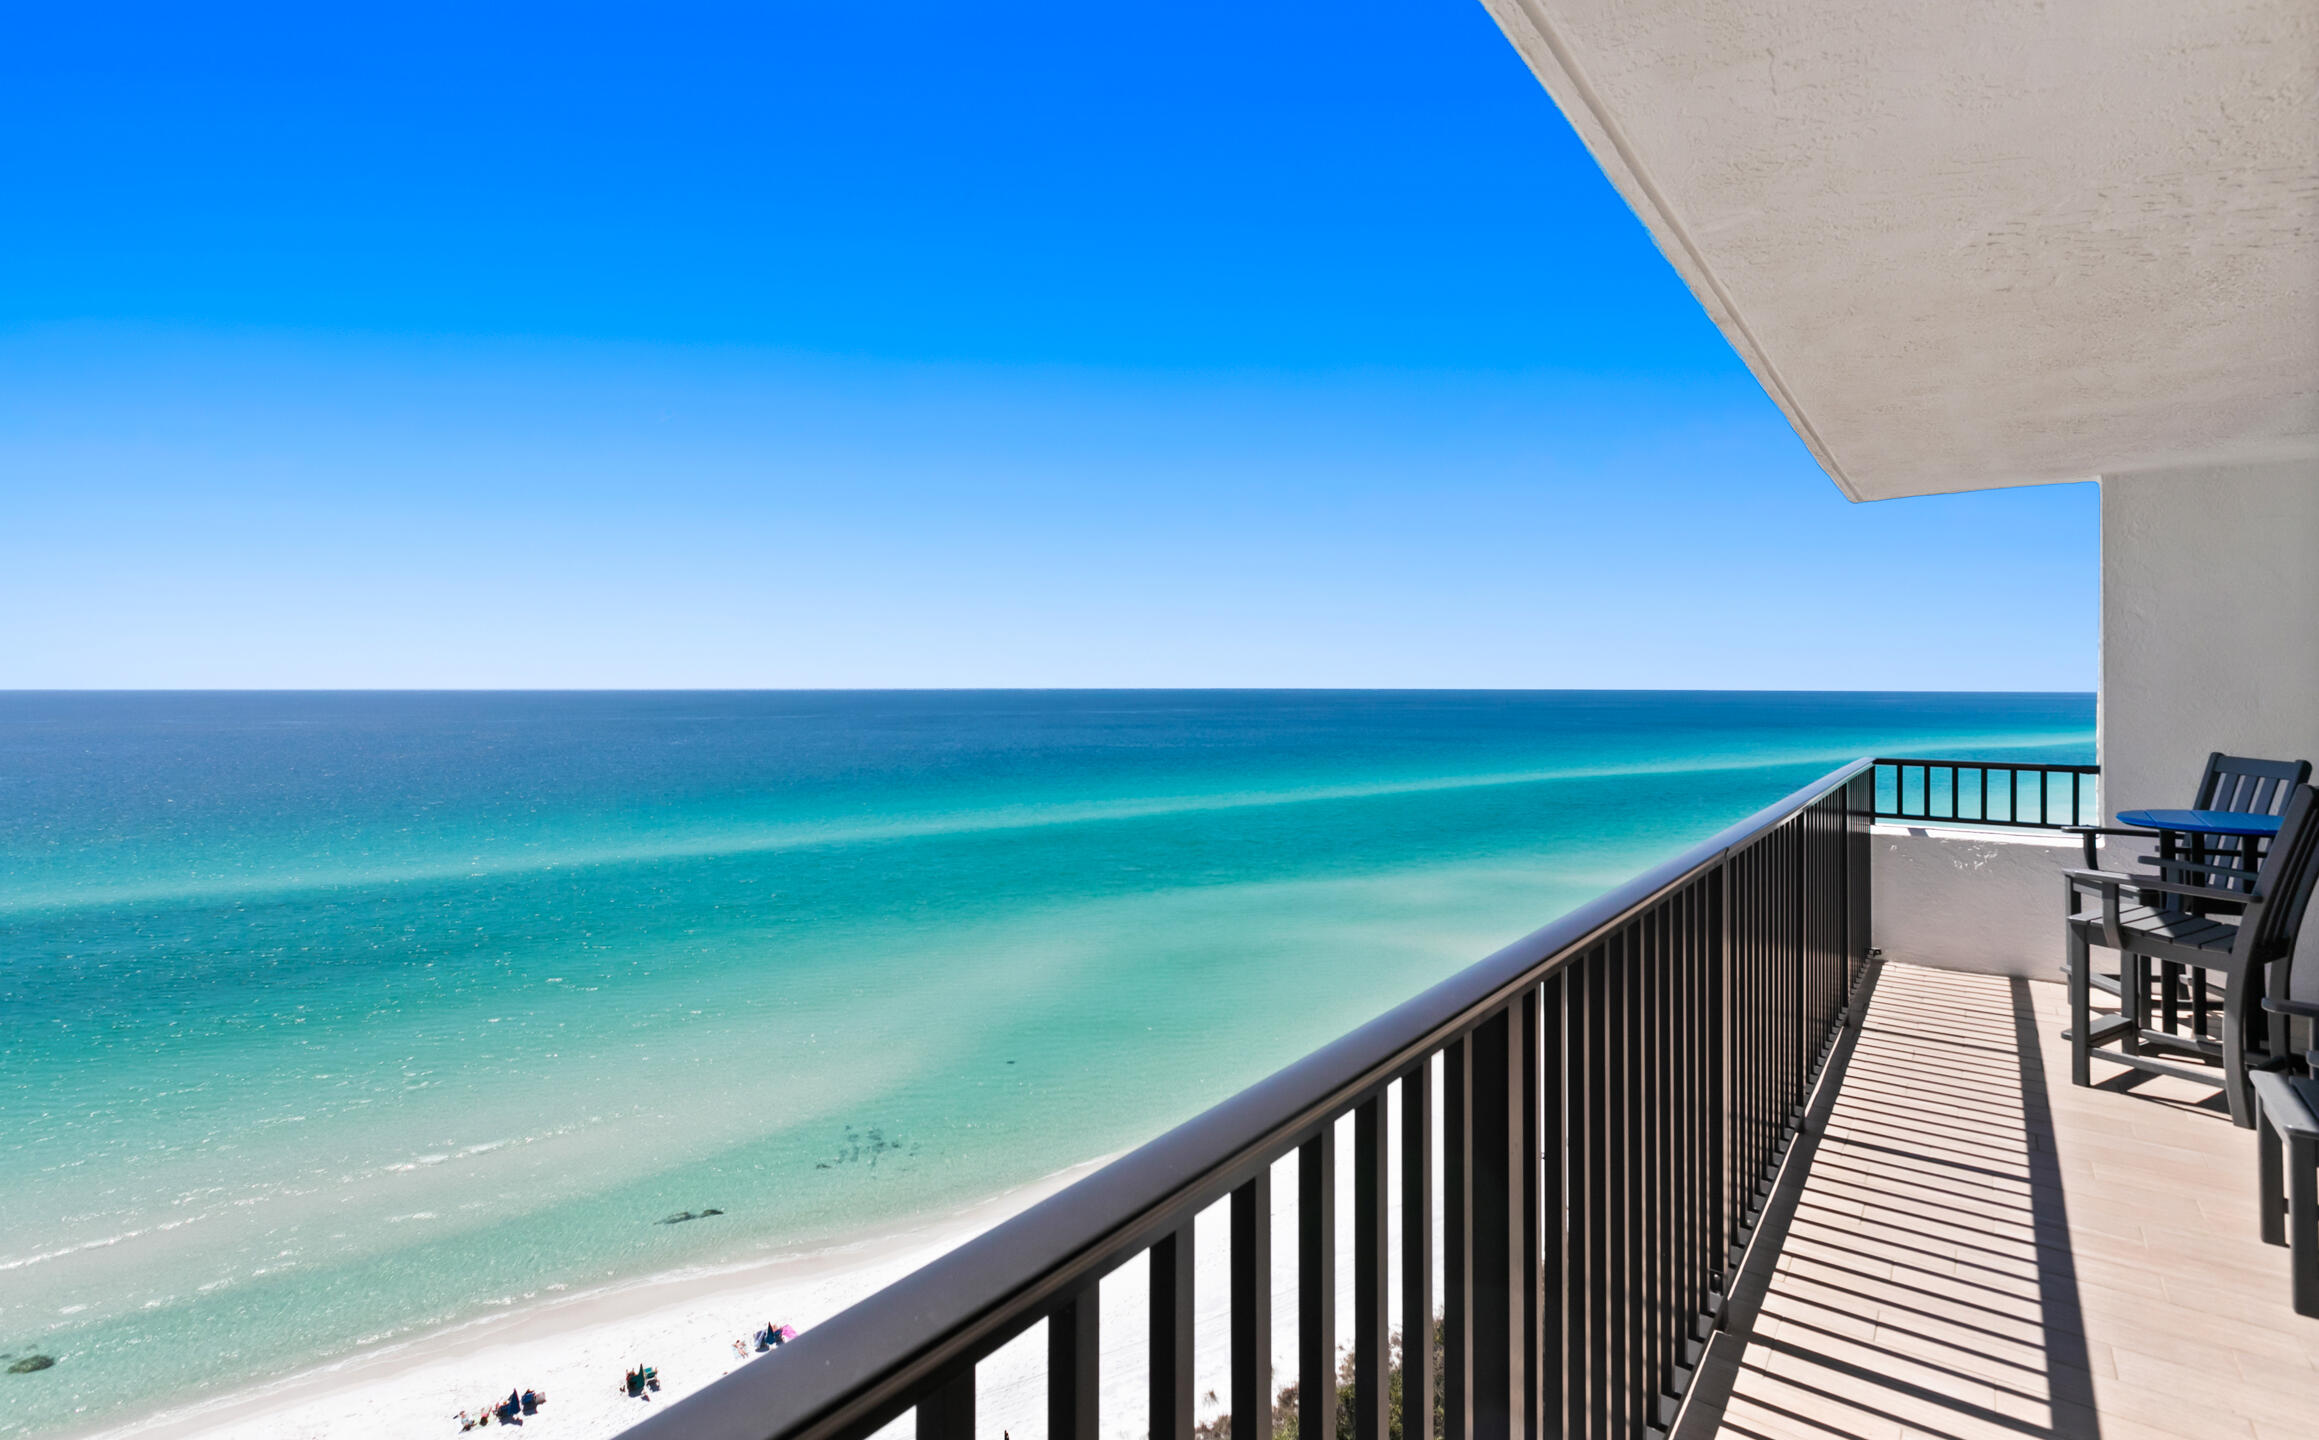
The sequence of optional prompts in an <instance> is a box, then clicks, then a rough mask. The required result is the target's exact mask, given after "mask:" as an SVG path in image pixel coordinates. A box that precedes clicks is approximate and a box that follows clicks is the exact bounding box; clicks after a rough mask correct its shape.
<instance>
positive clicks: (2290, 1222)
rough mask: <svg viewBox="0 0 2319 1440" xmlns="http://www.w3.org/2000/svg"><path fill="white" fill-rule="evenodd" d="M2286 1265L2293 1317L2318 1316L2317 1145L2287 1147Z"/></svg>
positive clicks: (2305, 1143)
mask: <svg viewBox="0 0 2319 1440" xmlns="http://www.w3.org/2000/svg"><path fill="white" fill-rule="evenodd" d="M2287 1229H2288V1232H2289V1236H2290V1239H2289V1241H2288V1247H2289V1248H2288V1262H2287V1263H2288V1264H2289V1265H2290V1266H2291V1267H2292V1268H2293V1270H2294V1272H2295V1313H2296V1314H2298V1315H2311V1316H2319V1144H2315V1143H2314V1142H2312V1141H2309V1140H2291V1141H2289V1142H2288V1143H2287Z"/></svg>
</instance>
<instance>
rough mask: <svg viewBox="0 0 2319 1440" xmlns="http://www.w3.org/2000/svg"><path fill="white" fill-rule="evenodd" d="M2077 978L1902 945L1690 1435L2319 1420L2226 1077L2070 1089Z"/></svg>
mask: <svg viewBox="0 0 2319 1440" xmlns="http://www.w3.org/2000/svg"><path fill="white" fill-rule="evenodd" d="M2066 1024H2067V1005H2066V999H2065V996H2064V994H2063V991H2062V988H2061V987H2060V986H2059V985H2057V984H2049V983H2043V982H2030V981H2022V980H2009V979H2006V978H2003V977H1997V976H1980V975H1965V974H1958V973H1953V972H1947V971H1938V970H1926V969H1920V968H1916V967H1912V966H1903V965H1891V966H1887V967H1885V968H1884V969H1883V971H1882V973H1881V974H1880V975H1879V976H1878V978H1877V980H1876V983H1875V986H1874V990H1873V994H1872V998H1871V1000H1870V1003H1869V1006H1868V1009H1867V1013H1866V1015H1865V1016H1864V1018H1863V1019H1862V1022H1861V1027H1860V1032H1859V1035H1858V1038H1857V1041H1856V1042H1855V1044H1854V1046H1853V1048H1852V1053H1851V1054H1850V1056H1849V1059H1848V1061H1847V1062H1846V1064H1845V1066H1844V1069H1843V1071H1842V1074H1841V1075H1840V1077H1839V1081H1838V1085H1837V1088H1836V1091H1835V1095H1834V1099H1833V1103H1832V1105H1830V1106H1827V1107H1826V1108H1825V1119H1824V1123H1822V1124H1820V1125H1818V1126H1817V1127H1816V1133H1815V1135H1814V1136H1813V1137H1812V1138H1811V1140H1810V1142H1809V1150H1808V1154H1806V1155H1805V1157H1804V1164H1805V1169H1804V1171H1803V1175H1802V1180H1801V1184H1800V1185H1795V1186H1791V1187H1790V1190H1789V1193H1788V1195H1787V1196H1786V1198H1785V1201H1784V1203H1780V1204H1775V1206H1774V1210H1773V1213H1772V1214H1771V1215H1769V1216H1767V1217H1766V1221H1765V1231H1766V1236H1765V1238H1766V1241H1767V1242H1771V1241H1776V1242H1778V1244H1779V1247H1780V1248H1779V1250H1778V1252H1777V1254H1776V1255H1765V1256H1762V1257H1761V1258H1760V1259H1758V1260H1756V1261H1753V1262H1751V1271H1752V1272H1753V1275H1752V1277H1751V1278H1750V1279H1747V1280H1743V1282H1742V1284H1741V1286H1740V1292H1739V1295H1738V1297H1737V1300H1736V1302H1735V1305H1734V1310H1733V1320H1732V1326H1731V1330H1730V1333H1729V1334H1727V1335H1726V1336H1724V1337H1723V1338H1722V1339H1720V1340H1719V1341H1718V1342H1717V1345H1716V1348H1715V1352H1714V1354H1713V1355H1712V1356H1711V1357H1710V1360H1709V1364H1708V1367H1707V1370H1706V1371H1705V1373H1703V1374H1702V1376H1701V1379H1700V1383H1699V1389H1698V1395H1697V1397H1696V1399H1695V1402H1694V1404H1693V1405H1692V1407H1691V1409H1690V1411H1688V1412H1687V1413H1686V1415H1685V1418H1684V1423H1683V1425H1682V1428H1681V1431H1680V1434H1681V1435H1682V1437H1683V1440H1705V1437H1707V1436H1711V1435H1717V1434H1722V1435H1729V1436H1732V1437H1735V1440H1790V1437H1795V1440H1830V1437H1847V1440H1854V1437H1857V1440H1917V1437H1924V1440H1981V1437H1991V1440H1995V1437H2009V1440H2021V1437H2025V1436H2026V1437H2039V1436H2052V1437H2063V1436H2067V1437H2073V1440H2074V1437H2087V1440H2208V1437H2233V1440H2283V1437H2286V1436H2290V1435H2293V1436H2310V1435H2314V1434H2319V1419H2314V1418H2313V1417H2315V1416H2319V1321H2313V1320H2306V1319H2303V1318H2301V1317H2299V1316H2297V1315H2296V1314H2295V1313H2294V1312H2293V1310H2292V1309H2291V1308H2290V1306H2289V1304H2288V1298H2287V1260H2286V1253H2285V1252H2284V1251H2283V1250H2279V1249H2275V1248H2272V1247H2269V1246H2265V1245H2263V1244H2262V1243H2261V1242H2260V1241H2259V1240H2258V1239H2257V1238H2256V1234H2255V1216H2256V1205H2255V1196H2254V1188H2255V1153H2254V1137H2253V1135H2252V1133H2251V1132H2248V1131H2244V1130H2239V1129H2236V1128H2234V1127H2233V1126H2232V1125H2231V1124H2230V1121H2229V1119H2228V1117H2227V1116H2226V1115H2225V1114H2224V1113H2223V1111H2222V1108H2221V1102H2220V1099H2219V1097H2218V1096H2217V1095H2216V1093H2215V1091H2214V1090H2213V1089H2212V1088H2211V1087H2203V1086H2199V1085H2195V1084H2192V1083H2190V1082H2188V1081H2183V1080H2177V1079H2172V1078H2167V1077H2139V1076H2125V1075H2118V1074H2117V1073H2116V1067H2109V1066H2104V1067H2099V1068H2098V1069H2097V1071H2096V1074H2097V1078H2099V1077H2101V1073H2102V1071H2103V1070H2108V1071H2110V1072H2111V1076H2110V1078H2107V1079H2106V1080H2105V1083H2103V1084H2101V1085H2097V1086H2095V1087H2094V1088H2091V1089H2083V1090H2081V1089H2077V1088H2075V1087H2073V1086H2071V1085H2070V1084H2069V1065H2068V1053H2067V1046H2066V1042H2064V1041H2063V1040H2061V1039H2060V1038H2059V1037H2060V1032H2061V1031H2062V1029H2063V1028H2064V1026H2065V1025H2066Z"/></svg>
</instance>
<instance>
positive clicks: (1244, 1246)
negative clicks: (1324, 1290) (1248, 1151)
mask: <svg viewBox="0 0 2319 1440" xmlns="http://www.w3.org/2000/svg"><path fill="white" fill-rule="evenodd" d="M1231 1286H1232V1297H1231V1298H1232V1435H1233V1440H1272V1167H1271V1166H1269V1165H1266V1166H1264V1167H1262V1168H1261V1169H1259V1170H1258V1171H1257V1172H1256V1175H1255V1177H1254V1178H1253V1179H1251V1180H1249V1181H1248V1182H1247V1183H1246V1184H1244V1185H1242V1186H1240V1188H1238V1189H1237V1190H1234V1191H1233V1192H1232V1280H1231ZM1073 1440H1080V1437H1073ZM1087 1440H1092V1437H1087Z"/></svg>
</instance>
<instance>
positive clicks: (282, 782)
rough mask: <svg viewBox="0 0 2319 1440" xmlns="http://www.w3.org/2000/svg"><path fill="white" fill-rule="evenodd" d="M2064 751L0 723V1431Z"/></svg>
mask: <svg viewBox="0 0 2319 1440" xmlns="http://www.w3.org/2000/svg"><path fill="white" fill-rule="evenodd" d="M2093 721H2094V703H2093V697H2092V696H2090V695H2075V694H2067V695H1965V694H1913V695H1909V694H1742V693H1720V692H1718V693H1669V692H1640V693H1596V692H1473V693H1438V692H1406V691H1390V692H1311V691H1296V692H1248V691H1224V692H1152V691H1129V692H929V693H908V692H874V693H799V692H746V693H713V694H712V693H670V694H654V693H591V694H537V693H523V694H474V693H457V694H400V693H398V694H79V695H71V694H24V693H19V694H0V1436H30V1435H39V1434H43V1433H49V1432H54V1431H57V1430H61V1429H68V1428H76V1427H80V1426H86V1425H89V1424H92V1423H95V1422H97V1421H100V1420H104V1419H107V1418H124V1419H125V1418H130V1417H132V1416H134V1415H136V1414H138V1413H141V1412H145V1411H150V1410H153V1409H156V1408H158V1407H161V1406H163V1405H165V1404H170V1403H174V1402H178V1401H182V1400H185V1399H189V1398H193V1397H195V1396H199V1395H202V1394H206V1393H212V1392H214V1391H215V1390H217V1389H220V1388H226V1387H231V1386H234V1385H237V1384H241V1383H245V1382H248V1381H250V1380H254V1379H259V1378H268V1377H275V1376H279V1375H282V1374H286V1373H289V1372H292V1371H295V1370H297V1369H299V1368H302V1367H305V1366H308V1365H312V1364H315V1363H317V1362H322V1361H326V1360H328V1359H330V1358H332V1357H334V1356H342V1355H345V1354H347V1353H349V1352H352V1351H354V1350H356V1349H358V1348H360V1347H363V1346H367V1345H376V1344H379V1343H382V1342H384V1341H388V1340H395V1339H404V1338H408V1337H410V1336H413V1335H415V1334H419V1333H421V1332H424V1331H427V1330H430V1329H434V1328H438V1327H441V1326H444V1325H447V1324H451V1323H454V1322H458V1321H460V1320H463V1319H468V1318H472V1317H474V1316H477V1315H479V1314H483V1313H486V1312H487V1311H489V1310H491V1309H493V1308H495V1307H506V1306H511V1305H520V1304H523V1303H525V1302H526V1301H527V1300H530V1299H535V1298H537V1297H540V1296H544V1295H548V1294H552V1293H559V1292H563V1291H568V1290H573V1289H580V1288H584V1287H589V1286H595V1285H600V1284H604V1283H607V1282H610V1281H616V1280H620V1279H623V1278H631V1277H637V1276H643V1275H648V1274H653V1273H658V1272H665V1271H670V1270H676V1269H680V1268H684V1267H689V1266H705V1265H713V1264H724V1263H732V1262H738V1261H744V1260H747V1259H749V1258H751V1257H755V1256H763V1255H770V1254H774V1253H778V1252H785V1251H796V1250H807V1249H813V1248H816V1247H822V1246H827V1245H831V1244H834V1243H839V1242H842V1241H845V1240H847V1239H849V1238H853V1237H859V1236H862V1235H865V1234H869V1233H874V1232H876V1231H878V1230H879V1229H881V1228H882V1227H891V1226H893V1225H894V1224H896V1223H897V1222H898V1221H901V1220H903V1219H905V1218H907V1217H911V1216H916V1215H921V1214H924V1213H927V1212H930V1211H933V1210H936V1209H942V1208H947V1207H954V1206H956V1205H959V1204H961V1203H964V1202H967V1201H971V1200H974V1199H977V1198H980V1197H982V1196H986V1195H990V1194H994V1193H996V1192H998V1191H999V1190H1001V1189H1004V1188H1006V1187H1009V1186H1012V1185H1015V1184H1019V1183H1022V1182H1024V1181H1027V1180H1031V1179H1034V1178H1036V1177H1038V1176H1041V1175H1045V1174H1049V1173H1051V1172H1053V1171H1055V1170H1057V1169H1060V1168H1062V1167H1064V1166H1067V1165H1070V1164H1073V1163H1076V1162H1079V1161H1083V1160H1086V1159H1089V1158H1091V1157H1094V1156H1098V1155H1102V1154H1106V1153H1110V1152H1113V1151H1117V1150H1120V1149H1123V1148H1127V1147H1130V1146H1132V1145H1134V1144H1136V1143H1138V1142H1140V1141H1141V1140H1144V1139H1146V1138H1149V1137H1150V1136H1152V1135H1154V1134H1156V1133H1158V1131H1160V1130H1161V1129H1163V1128H1165V1127H1166V1126H1168V1125H1170V1124H1172V1123H1174V1122H1176V1121H1178V1120H1181V1119H1183V1118H1185V1117H1187V1116H1189V1115H1192V1114H1194V1113H1196V1112H1197V1111H1199V1110H1200V1109H1201V1108H1203V1107H1205V1106H1207V1105H1209V1104H1211V1103H1213V1102H1214V1101H1216V1100H1219V1099H1221V1098H1223V1097H1224V1096H1226V1095H1228V1094H1230V1093H1232V1092H1233V1091H1234V1090H1237V1089H1239V1088H1240V1087H1242V1086H1244V1085H1246V1084H1248V1083H1250V1082H1251V1081H1254V1080H1256V1079H1258V1078H1260V1077H1262V1076H1263V1075H1265V1074H1267V1073H1269V1072H1270V1071H1272V1070H1274V1069H1276V1068H1278V1067H1279V1066H1280V1065H1282V1064H1284V1063H1286V1062H1288V1061H1290V1060H1292V1059H1294V1058H1296V1057H1297V1056H1299V1055H1301V1054H1303V1053H1304V1052H1306V1051H1307V1050H1310V1049H1311V1048H1313V1047H1314V1046H1316V1045H1318V1044H1320V1043H1322V1042H1324V1041H1326V1040H1328V1039H1330V1038H1332V1037H1334V1036H1336V1035H1338V1034H1340V1033H1342V1032H1343V1031H1345V1030H1347V1029H1349V1028H1351V1027H1352V1026H1354V1025H1356V1024H1358V1023H1360V1022H1361V1021H1363V1020H1366V1019H1368V1018H1370V1017H1371V1016H1373V1015H1375V1014H1377V1013H1378V1012H1379V1011H1381V1010H1383V1009H1385V1008H1386V1007H1388V1006H1390V1005H1391V1004H1393V1003H1394V1002H1396V1001H1399V1000H1401V999H1403V998H1406V997H1407V996H1409V995H1411V994H1414V993H1416V992H1417V991H1419V990H1421V989H1423V988H1424V987H1425V986H1427V985H1429V984H1431V983H1433V982H1434V981H1436V980H1439V979H1441V978H1442V977H1443V976H1445V975H1448V974H1450V973H1452V972H1454V971H1455V970H1457V969H1458V968H1459V967H1461V966H1463V965H1466V964H1468V963H1471V962H1472V961H1473V960H1475V959H1477V958H1479V957H1480V956H1482V955H1483V954H1485V953H1487V952H1489V951H1490V950H1493V949H1495V948H1497V947H1498V946H1500V945H1502V944H1504V943H1506V942H1508V941H1510V940H1513V939H1515V938H1517V937H1519V936H1520V935H1522V934H1523V933H1525V932H1527V931H1528V930H1530V929H1533V928H1535V927H1536V926H1538V925H1540V924H1542V923H1544V922H1545V921H1547V920H1549V919H1552V918H1553V917H1554V916H1556V915H1558V914H1560V913H1562V912H1563V911H1565V910H1567V909H1569V908H1570V907H1572V906H1573V905H1575V904H1578V903H1580V902H1581V901H1583V900H1585V899H1587V898H1588V897H1590V896H1592V895H1595V894H1597V893H1599V892H1601V891H1603V890H1605V889H1607V888H1609V887H1610V886H1612V885H1614V884H1616V883H1617V882H1619V881H1620V880H1622V879H1624V878H1626V877H1628V876H1630V875H1632V874H1634V873H1635V872H1636V871H1638V870H1640V869H1642V868H1644V867H1645V866H1648V865H1650V864H1651V863H1653V862H1655V861H1657V860H1660V859H1663V858H1665V857H1667V856H1668V855H1671V854H1673V853H1675V852H1676V851H1679V850H1681V849H1682V848H1684V847H1685V846H1686V845H1688V844H1690V843H1693V842H1695V841H1697V840H1699V839H1702V838H1704V837H1705V836H1706V835H1708V834H1709V833H1711V832H1712V831H1714V830H1716V829H1717V828H1719V827H1721V826H1723V825H1725V824H1727V823H1729V822H1731V821H1733V820H1736V819H1739V818H1741V817H1743V816H1745V815H1747V814H1749V813H1750V812H1752V811H1754V810H1755V809H1757V808H1759V807H1761V806H1763V805H1765V804H1767V803H1769V802H1771V801H1773V800H1775V799H1777V798H1779V797H1780V796H1781V795H1783V794H1785V793H1787V792H1788V791H1789V790H1791V789H1793V788H1795V787H1796V786H1798V785H1800V784H1803V783H1804V782H1806V781H1808V780H1809V779H1811V778H1812V777H1814V776H1815V775H1818V774H1820V773H1823V772H1825V771H1826V770H1828V769H1829V768H1831V767H1833V766H1834V765H1836V764H1839V763H1841V762H1843V761H1845V760H1847V759H1850V758H1852V757H1855V756H1859V755H1865V754H1920V755H1941V756H1970V757H1980V758H1990V759H2018V760H2057V761H2059V760H2066V761H2087V760H2090V759H2091V758H2092V753H2093ZM708 1211H715V1212H721V1213H715V1214H703V1213H702V1212H708ZM686 1212H692V1213H693V1214H695V1215H696V1216H699V1217H700V1218H695V1219H691V1220H686V1221H681V1222H677V1223H670V1222H671V1220H672V1217H675V1216H679V1215H682V1214H684V1213H686ZM35 1354H38V1355H45V1356H49V1357H53V1358H54V1360H55V1364H54V1365H53V1366H51V1367H49V1368H46V1369H41V1370H38V1371H34V1372H30V1373H22V1374H12V1373H7V1366H8V1364H9V1363H12V1362H13V1361H14V1360H16V1359H18V1358H21V1357H26V1356H31V1355H35Z"/></svg>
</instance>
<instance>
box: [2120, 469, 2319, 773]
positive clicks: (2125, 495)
mask: <svg viewBox="0 0 2319 1440" xmlns="http://www.w3.org/2000/svg"><path fill="white" fill-rule="evenodd" d="M2100 727H2101V729H2100V735H2101V739H2100V744H2101V765H2102V807H2103V809H2104V810H2106V811H2107V812H2108V813H2109V814H2110V815H2112V816H2115V815H2116V814H2117V812H2118V811H2119V810H2122V809H2123V810H2132V809H2137V808H2140V807H2143V806H2152V805H2156V806H2182V805H2186V804H2188V803H2189V802H2190V800H2191V798H2192V796H2191V790H2192V787H2193V786H2194V785H2195V783H2196V782H2197V779H2198V775H2199V771H2200V767H2201V766H2203V765H2204V764H2205V762H2206V756H2207V753H2208V752H2209V751H2213V750H2222V751H2227V752H2229V753H2231V754H2234V755H2259V756H2264V757H2266V758H2269V759H2275V760H2310V761H2312V762H2313V763H2314V764H2319V461H2310V460H2303V461H2293V462H2287V463H2281V464H2272V465H2235V466H2224V467H2209V468H2199V469H2186V470H2168V471H2154V472H2148V473H2141V474H2132V475H2105V476H2103V477H2102V692H2101V721H2100Z"/></svg>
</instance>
